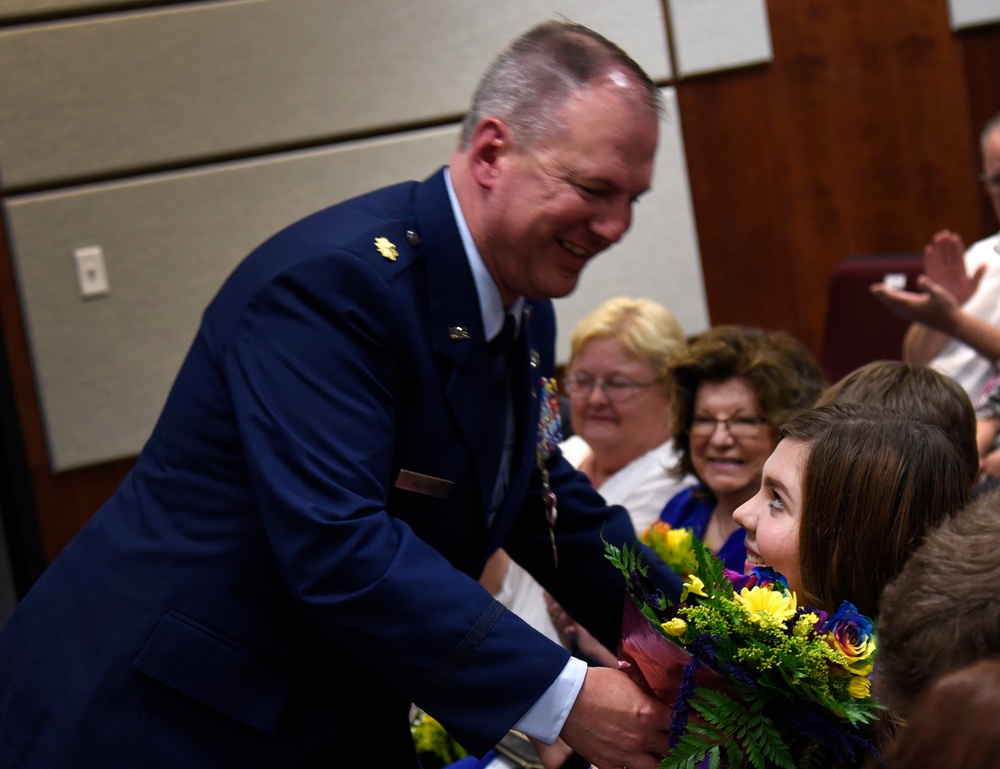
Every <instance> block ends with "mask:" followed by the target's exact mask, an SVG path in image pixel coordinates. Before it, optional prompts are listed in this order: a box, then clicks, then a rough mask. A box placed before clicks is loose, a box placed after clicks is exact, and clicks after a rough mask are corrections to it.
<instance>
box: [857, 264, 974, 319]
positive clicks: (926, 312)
mask: <svg viewBox="0 0 1000 769" xmlns="http://www.w3.org/2000/svg"><path fill="white" fill-rule="evenodd" d="M917 285H918V286H919V287H920V288H922V289H923V293H919V292H916V291H900V290H899V289H896V288H890V287H889V286H887V285H885V284H884V283H873V284H872V285H871V286H870V287H869V290H870V291H871V292H872V293H873V294H874V295H875V296H876V297H878V299H879V301H881V302H882V304H884V305H885V306H886V307H888V308H889V309H890V310H892V311H893V312H894V313H896V314H897V315H899V316H900V317H902V318H905V319H906V320H908V321H910V322H916V323H923V324H924V325H926V326H930V327H931V328H934V329H937V330H938V331H943V332H945V333H947V334H950V333H951V332H952V330H953V329H954V327H955V321H956V319H957V317H958V315H959V314H960V313H961V307H960V305H959V302H958V299H957V298H956V297H955V295H954V294H952V293H951V291H949V290H948V289H946V288H945V287H944V286H942V285H941V284H939V283H936V282H935V281H934V280H932V279H931V278H930V277H928V276H927V275H921V276H920V277H919V278H917Z"/></svg>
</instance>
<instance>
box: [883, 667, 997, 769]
mask: <svg viewBox="0 0 1000 769" xmlns="http://www.w3.org/2000/svg"><path fill="white" fill-rule="evenodd" d="M998 756H1000V658H993V659H983V660H980V661H979V662H974V663H972V664H970V665H968V666H967V667H962V668H958V669H956V670H952V671H950V672H948V673H944V674H943V675H941V676H939V677H937V678H936V679H934V681H933V682H932V683H931V685H930V687H929V688H928V689H927V692H926V693H925V694H923V695H922V696H921V697H920V698H919V699H918V700H917V703H916V705H915V706H914V708H913V709H912V712H911V714H910V718H909V719H908V720H907V723H906V725H905V726H903V728H902V731H901V732H900V733H899V734H898V735H897V737H896V740H895V742H894V743H893V744H892V746H891V747H890V749H889V750H888V752H887V755H886V766H887V767H888V769H924V768H925V767H931V766H936V767H945V766H946V767H948V769H991V768H992V767H995V766H997V763H998V758H997V757H998Z"/></svg>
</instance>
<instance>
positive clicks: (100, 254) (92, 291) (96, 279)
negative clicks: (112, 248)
mask: <svg viewBox="0 0 1000 769" xmlns="http://www.w3.org/2000/svg"><path fill="white" fill-rule="evenodd" d="M73 259H74V260H76V280H77V283H78V284H79V286H80V296H82V297H83V298H84V299H87V298H89V297H92V296H103V295H104V294H107V293H109V292H110V291H111V286H110V285H109V284H108V271H107V269H106V267H105V265H104V250H103V249H102V248H101V247H100V246H84V247H82V248H74V249H73Z"/></svg>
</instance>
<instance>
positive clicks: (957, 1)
mask: <svg viewBox="0 0 1000 769" xmlns="http://www.w3.org/2000/svg"><path fill="white" fill-rule="evenodd" d="M948 15H949V17H950V18H951V28H952V29H964V28H965V27H977V26H980V25H982V24H992V23H993V22H997V21H1000V2H997V0H948Z"/></svg>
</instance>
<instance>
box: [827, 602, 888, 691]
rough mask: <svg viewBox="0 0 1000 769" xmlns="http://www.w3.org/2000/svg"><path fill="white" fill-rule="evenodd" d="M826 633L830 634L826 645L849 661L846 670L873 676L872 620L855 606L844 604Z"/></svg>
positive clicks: (874, 644)
mask: <svg viewBox="0 0 1000 769" xmlns="http://www.w3.org/2000/svg"><path fill="white" fill-rule="evenodd" d="M823 629H824V630H825V631H826V633H827V636H826V641H827V643H828V644H830V646H832V647H833V648H834V649H836V650H837V651H839V652H841V653H842V654H843V655H844V656H845V657H847V659H848V662H847V663H846V664H845V665H844V667H845V668H847V669H848V670H850V671H851V672H852V673H856V674H858V675H867V674H868V673H870V672H871V670H872V667H873V665H874V656H875V647H876V643H875V629H874V628H873V627H872V621H871V619H869V618H868V617H866V616H865V615H864V614H861V613H860V612H859V611H858V609H857V607H856V606H855V605H854V604H853V603H851V602H850V601H844V602H843V603H842V604H841V605H840V608H839V609H837V613H836V614H834V615H833V616H832V617H830V619H829V620H828V621H827V623H826V625H825V626H824V628H823Z"/></svg>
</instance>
